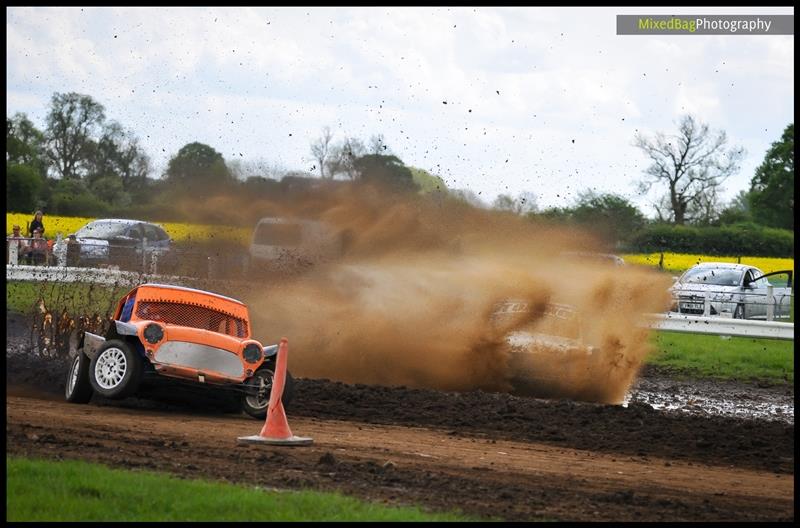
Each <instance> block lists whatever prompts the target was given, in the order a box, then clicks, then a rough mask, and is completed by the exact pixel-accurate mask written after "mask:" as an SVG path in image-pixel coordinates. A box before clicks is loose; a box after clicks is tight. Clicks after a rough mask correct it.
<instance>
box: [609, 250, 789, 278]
mask: <svg viewBox="0 0 800 528" xmlns="http://www.w3.org/2000/svg"><path fill="white" fill-rule="evenodd" d="M621 256H622V258H623V259H624V260H625V262H628V263H630V264H643V265H645V266H658V264H659V261H660V259H661V253H641V254H636V255H621ZM701 262H740V263H742V264H746V265H748V266H755V267H756V268H758V269H760V270H761V271H763V272H764V273H771V272H773V271H781V270H793V269H794V259H790V258H770V257H741V260H740V259H739V257H715V256H711V255H690V254H688V253H664V263H663V267H664V269H665V270H668V271H674V272H680V271H684V270H687V269H689V268H691V267H692V266H694V265H695V264H700V263H701Z"/></svg>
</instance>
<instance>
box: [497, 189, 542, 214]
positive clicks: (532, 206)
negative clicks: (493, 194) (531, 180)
mask: <svg viewBox="0 0 800 528" xmlns="http://www.w3.org/2000/svg"><path fill="white" fill-rule="evenodd" d="M492 208H493V209H497V210H499V211H508V212H510V213H514V214H517V215H527V214H530V213H534V212H536V211H537V209H538V205H537V204H536V195H535V194H533V193H532V192H528V191H525V192H522V193H520V195H519V196H518V197H517V198H513V197H512V196H510V195H508V194H501V195H499V196H498V197H497V198H495V200H494V202H492Z"/></svg>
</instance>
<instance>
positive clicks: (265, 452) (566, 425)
mask: <svg viewBox="0 0 800 528" xmlns="http://www.w3.org/2000/svg"><path fill="white" fill-rule="evenodd" d="M15 336H16V334H14V333H13V332H11V331H9V333H7V351H6V382H7V389H6V395H7V403H6V418H7V425H6V440H7V452H8V453H13V454H24V455H30V456H42V457H52V458H81V459H88V460H94V461H98V462H103V463H106V464H109V465H112V466H118V467H134V468H146V469H153V470H160V471H167V472H171V473H175V474H178V475H182V476H186V477H204V478H208V479H224V480H229V481H236V482H244V483H249V484H252V485H259V486H268V487H276V488H292V489H300V488H315V489H323V490H338V491H341V492H344V493H347V494H350V495H354V496H358V497H362V498H366V499H370V500H376V501H381V502H387V503H395V504H418V505H422V506H424V507H427V508H430V509H434V510H451V509H461V510H463V511H465V512H467V513H470V514H473V515H477V516H481V517H490V516H492V517H498V518H502V519H507V520H532V519H555V520H609V521H610V520H648V521H650V520H662V521H668V520H669V521H671V520H675V521H677V520H683V521H688V520H702V521H710V520H785V521H788V520H793V519H794V501H793V499H794V424H793V423H787V422H785V421H777V420H773V421H767V420H753V419H741V418H738V417H734V416H702V415H697V414H693V413H683V412H675V411H667V412H665V411H657V410H655V409H653V408H652V407H650V406H649V405H646V404H643V403H639V402H633V403H631V404H630V405H628V406H627V407H622V406H613V405H597V404H585V403H576V402H570V401H546V400H538V399H533V398H523V397H515V396H511V395H508V394H496V393H486V392H481V391H474V392H467V393H448V392H442V391H434V390H425V389H408V388H404V387H379V386H367V385H348V384H343V383H337V382H331V381H327V380H310V379H299V380H298V382H297V386H296V400H295V402H294V403H293V404H292V405H291V406H290V407H289V409H288V414H289V422H290V425H291V427H292V429H293V431H294V432H295V433H296V434H299V435H304V436H311V437H313V438H314V440H315V443H314V445H313V446H311V447H304V448H286V447H271V448H258V447H252V446H251V447H238V446H237V444H236V438H237V437H238V436H245V435H252V434H256V433H257V432H258V431H259V430H260V428H261V425H262V424H261V423H259V422H257V421H255V420H252V419H250V418H248V417H245V416H243V415H238V414H225V413H224V412H223V411H222V410H219V409H217V410H212V409H211V408H210V407H209V406H208V405H207V403H200V402H199V401H198V400H196V399H195V398H194V397H191V398H188V399H187V398H186V397H185V396H181V395H180V394H179V393H174V394H171V397H170V398H169V399H168V400H165V399H164V398H163V395H162V398H161V399H158V400H153V399H144V398H131V399H128V400H124V401H121V402H110V401H103V400H100V399H97V398H96V399H95V400H93V402H92V403H91V404H89V405H69V404H66V403H64V402H63V397H62V396H61V394H62V391H63V378H64V372H65V370H64V369H65V366H64V365H63V364H62V363H61V362H59V361H55V360H47V359H42V358H35V357H31V355H30V354H29V353H28V354H25V353H24V347H23V346H21V345H20V346H19V347H16V348H15V346H14V345H13V343H12V341H14V339H15ZM34 384H36V385H34ZM739 390H741V392H742V393H747V392H752V390H751V387H748V386H747V385H746V384H743V385H742V386H741V389H739ZM786 390H787V389H785V388H784V389H780V394H783V393H784V392H785V391H786ZM173 392H174V391H173ZM762 392H763V393H764V394H766V393H767V392H769V391H768V390H767V389H763V390H762ZM792 392H793V391H792ZM712 394H713V390H712ZM717 394H718V393H717ZM187 401H188V402H189V403H187Z"/></svg>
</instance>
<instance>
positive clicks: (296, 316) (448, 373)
mask: <svg viewBox="0 0 800 528" xmlns="http://www.w3.org/2000/svg"><path fill="white" fill-rule="evenodd" d="M263 205H264V210H265V211H269V212H270V214H275V211H276V210H277V208H276V207H275V206H274V205H272V204H270V205H269V206H268V205H267V204H263ZM298 211H300V213H298ZM293 213H294V215H296V216H305V217H312V216H313V217H314V218H317V219H320V220H323V221H325V222H327V223H329V224H330V225H331V226H333V227H334V228H336V229H338V230H340V231H341V232H347V233H348V234H349V240H350V243H349V245H348V250H347V252H346V254H345V255H344V256H343V257H342V258H341V259H340V260H338V261H336V262H329V263H327V264H324V265H320V266H317V267H315V268H312V269H311V270H310V271H308V272H306V273H304V274H302V275H299V276H294V277H291V278H288V277H284V278H271V279H270V278H267V279H263V280H258V279H253V282H252V284H251V288H249V290H248V291H247V292H245V293H243V295H242V296H243V297H244V299H243V300H245V301H246V302H248V304H249V305H250V312H251V316H252V317H253V319H254V328H255V329H256V331H257V332H260V335H256V336H255V337H256V338H259V339H262V340H264V341H265V342H277V340H278V339H279V338H280V337H281V336H286V337H288V338H289V340H290V346H291V360H290V367H291V370H292V372H293V373H294V374H295V375H298V376H301V377H315V378H320V377H323V378H331V379H336V380H341V381H345V382H350V383H355V382H359V383H377V384H385V385H406V386H411V387H430V388H438V389H445V390H470V389H477V388H480V389H485V390H510V389H511V388H512V385H511V383H510V382H511V380H512V379H513V378H514V377H515V376H514V374H515V373H514V372H510V371H509V357H510V353H511V351H512V348H513V347H511V346H510V345H509V335H510V334H513V333H516V332H520V331H525V332H533V333H542V332H545V333H546V332H547V331H548V330H547V326H548V321H549V319H550V318H549V317H548V316H547V313H548V310H547V307H548V306H551V305H552V304H553V303H556V304H559V303H561V304H566V305H569V306H570V307H571V309H573V310H574V311H575V312H576V313H577V314H578V317H579V318H580V319H581V324H582V325H583V326H584V327H585V328H584V329H583V330H582V332H581V335H580V336H579V337H580V338H581V339H582V340H583V341H584V342H585V343H590V344H592V345H593V346H594V348H595V349H597V350H600V351H601V353H600V354H599V355H597V356H596V357H595V358H593V359H592V365H591V368H590V369H587V368H584V367H586V366H587V365H584V366H581V367H580V368H572V369H566V367H567V366H568V365H567V364H566V363H565V362H564V358H562V357H560V356H559V354H549V355H548V354H543V355H545V356H546V357H547V360H546V361H545V365H546V367H543V370H545V369H546V370H547V374H548V377H549V378H551V385H552V384H553V383H552V380H553V379H555V387H556V388H557V390H556V391H555V392H556V393H558V395H559V396H567V397H574V398H579V399H590V400H594V401H614V402H616V401H621V400H622V397H624V394H625V391H626V390H627V388H628V387H629V385H630V383H631V382H632V381H633V379H634V378H635V375H636V372H637V371H638V368H639V367H640V365H641V362H642V360H643V358H644V357H645V356H646V354H647V351H648V332H647V331H646V330H644V329H642V328H640V327H639V326H638V324H637V323H638V321H639V319H640V318H641V315H642V314H644V313H648V312H659V311H663V310H664V309H665V308H666V307H667V305H668V302H669V297H668V295H667V293H666V290H667V287H668V285H669V284H668V281H666V280H665V278H663V277H661V276H660V275H659V274H658V273H657V272H653V271H648V270H640V269H634V268H630V269H628V268H625V269H620V268H616V269H613V268H608V267H605V266H602V265H598V264H596V263H593V262H584V261H582V260H581V259H580V258H576V257H574V256H573V257H569V256H566V255H565V253H568V252H575V251H601V249H602V246H601V245H600V243H599V241H597V240H595V239H593V238H592V237H590V236H589V235H588V234H586V233H583V232H580V231H577V230H572V229H565V228H560V227H553V226H551V225H546V224H543V223H534V222H531V221H529V220H526V219H523V218H520V217H517V216H515V215H510V214H503V213H497V212H494V211H486V210H481V209H476V208H473V207H471V206H469V205H467V204H464V203H462V202H458V201H455V200H451V199H449V198H446V197H442V196H439V197H434V198H430V197H419V196H407V195H398V194H389V193H386V192H381V191H380V190H379V189H376V188H373V187H365V186H348V187H340V188H337V189H334V190H332V191H331V192H329V193H327V194H320V193H316V194H315V195H314V196H312V197H309V199H308V201H307V202H306V203H303V202H302V201H298V202H296V203H294V204H293ZM508 299H515V300H520V301H521V302H523V303H524V304H525V306H527V307H528V309H526V310H523V311H520V312H518V313H514V314H509V316H507V317H503V318H500V319H498V318H496V317H493V313H494V311H495V310H496V309H497V306H498V304H502V303H503V302H506V301H507V300H508ZM567 337H570V336H567ZM538 348H539V353H542V352H547V351H544V350H541V348H542V347H541V346H539V347H538ZM551 389H552V387H551ZM550 392H553V391H552V390H551V391H550Z"/></svg>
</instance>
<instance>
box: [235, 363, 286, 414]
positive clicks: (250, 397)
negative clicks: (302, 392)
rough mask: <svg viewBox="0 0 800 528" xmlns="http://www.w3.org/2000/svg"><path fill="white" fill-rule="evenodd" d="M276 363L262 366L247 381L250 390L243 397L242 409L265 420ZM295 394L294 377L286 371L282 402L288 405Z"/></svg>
mask: <svg viewBox="0 0 800 528" xmlns="http://www.w3.org/2000/svg"><path fill="white" fill-rule="evenodd" d="M274 369H275V365H274V364H273V363H270V364H267V365H265V366H262V367H261V368H260V369H258V370H257V371H256V372H255V374H253V376H252V377H251V378H249V379H247V380H246V381H245V385H247V389H248V391H247V392H246V393H245V395H244V396H243V397H242V409H243V410H244V412H246V413H247V414H249V415H250V416H252V417H253V418H258V419H260V420H263V419H264V418H266V416H267V406H268V405H269V397H270V394H271V393H272V377H273V375H274ZM293 396H294V378H292V375H291V374H290V373H289V371H288V370H287V371H286V383H284V385H283V395H282V397H281V402H282V403H283V406H284V407H288V405H289V403H290V402H291V401H292V397H293Z"/></svg>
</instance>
